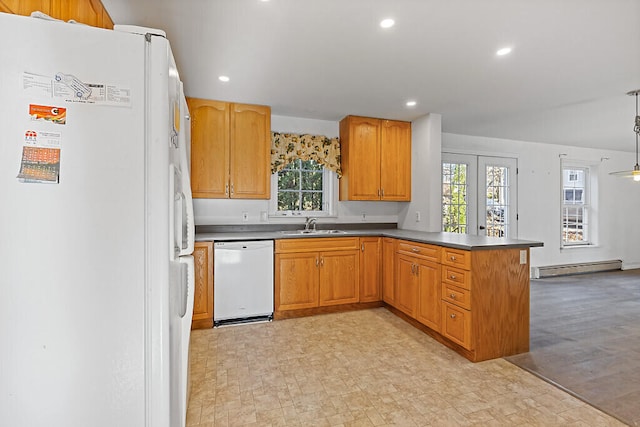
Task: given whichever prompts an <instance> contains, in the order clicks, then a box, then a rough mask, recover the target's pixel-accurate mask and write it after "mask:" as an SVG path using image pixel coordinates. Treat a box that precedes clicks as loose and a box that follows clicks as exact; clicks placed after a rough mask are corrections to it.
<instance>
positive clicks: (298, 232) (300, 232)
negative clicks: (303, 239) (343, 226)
mask: <svg viewBox="0 0 640 427" xmlns="http://www.w3.org/2000/svg"><path fill="white" fill-rule="evenodd" d="M281 233H282V234H287V235H290V236H294V235H306V234H309V235H314V234H344V233H345V231H342V230H284V231H282V232H281Z"/></svg>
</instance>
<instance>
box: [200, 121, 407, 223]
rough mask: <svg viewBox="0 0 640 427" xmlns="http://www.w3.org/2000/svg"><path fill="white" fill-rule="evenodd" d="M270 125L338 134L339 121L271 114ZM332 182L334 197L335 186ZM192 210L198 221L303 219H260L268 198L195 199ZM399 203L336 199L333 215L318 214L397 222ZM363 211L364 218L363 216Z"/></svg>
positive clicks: (350, 219) (292, 220) (299, 220)
mask: <svg viewBox="0 0 640 427" xmlns="http://www.w3.org/2000/svg"><path fill="white" fill-rule="evenodd" d="M271 129H272V130H273V131H275V132H291V133H309V134H313V135H325V136H328V137H330V138H333V137H337V136H339V133H340V130H339V122H334V121H328V120H313V119H304V118H299V117H287V116H276V115H272V116H271ZM334 184H335V197H336V200H337V197H338V193H337V191H338V189H337V183H334ZM193 204H194V211H195V217H196V224H197V225H231V224H269V223H272V224H273V223H277V224H282V223H304V218H267V220H266V221H262V220H261V219H262V218H263V217H262V216H261V213H262V212H269V201H268V200H232V199H195V200H194V203H193ZM399 209H400V203H397V202H337V205H336V214H337V215H336V216H335V217H331V218H320V219H319V220H318V222H320V223H323V222H327V223H352V222H392V223H395V222H398V211H399ZM243 212H247V213H248V214H249V221H247V222H242V213H243ZM363 214H364V219H363Z"/></svg>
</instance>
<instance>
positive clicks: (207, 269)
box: [191, 242, 213, 329]
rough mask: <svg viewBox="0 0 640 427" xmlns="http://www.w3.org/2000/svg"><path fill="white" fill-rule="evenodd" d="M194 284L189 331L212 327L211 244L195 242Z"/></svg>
mask: <svg viewBox="0 0 640 427" xmlns="http://www.w3.org/2000/svg"><path fill="white" fill-rule="evenodd" d="M193 261H194V267H195V284H194V295H193V320H192V322H191V329H200V328H212V327H213V242H196V243H195V247H194V250H193Z"/></svg>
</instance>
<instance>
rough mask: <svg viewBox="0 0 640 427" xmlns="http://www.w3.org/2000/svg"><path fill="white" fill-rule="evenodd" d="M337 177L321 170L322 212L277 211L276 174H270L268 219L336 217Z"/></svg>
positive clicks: (328, 171)
mask: <svg viewBox="0 0 640 427" xmlns="http://www.w3.org/2000/svg"><path fill="white" fill-rule="evenodd" d="M337 187H338V175H337V174H336V173H335V172H333V171H331V170H329V169H327V168H322V193H323V196H324V197H323V199H324V203H323V204H324V210H322V211H278V173H277V172H276V173H273V174H271V199H269V217H270V218H299V217H302V218H304V217H314V218H317V217H322V218H331V217H337V214H336V206H337V201H338V191H337V190H338V188H337Z"/></svg>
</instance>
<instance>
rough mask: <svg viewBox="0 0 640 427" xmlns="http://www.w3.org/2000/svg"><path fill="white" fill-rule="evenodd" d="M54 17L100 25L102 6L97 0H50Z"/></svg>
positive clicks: (102, 13)
mask: <svg viewBox="0 0 640 427" xmlns="http://www.w3.org/2000/svg"><path fill="white" fill-rule="evenodd" d="M52 1H53V11H52V14H53V16H54V17H55V18H58V19H62V20H63V21H68V20H70V19H73V20H74V21H78V22H80V23H82V24H86V25H91V26H93V27H102V23H103V15H104V7H103V6H102V3H101V2H100V1H99V0H52Z"/></svg>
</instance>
